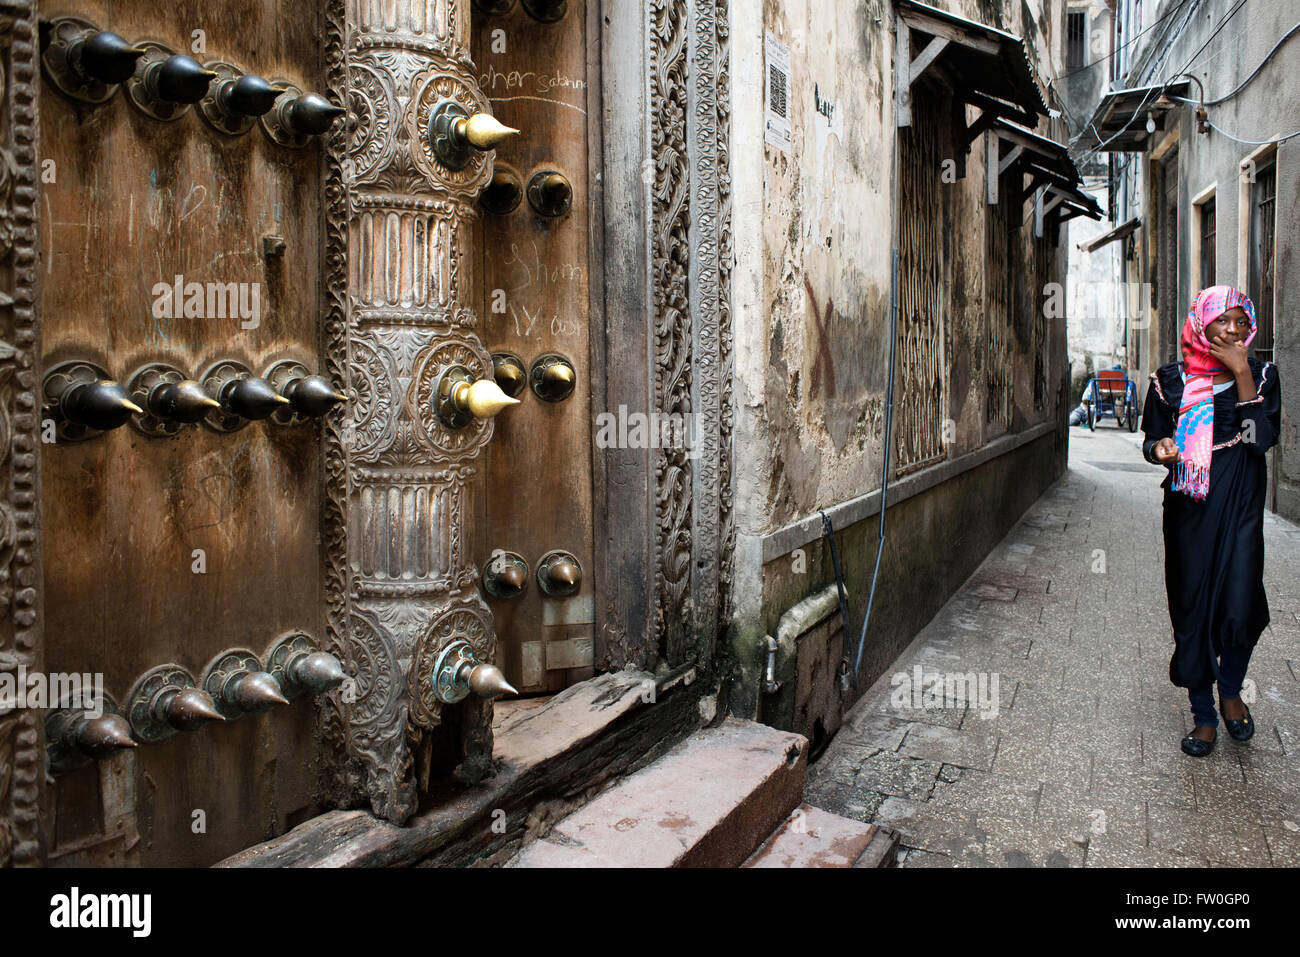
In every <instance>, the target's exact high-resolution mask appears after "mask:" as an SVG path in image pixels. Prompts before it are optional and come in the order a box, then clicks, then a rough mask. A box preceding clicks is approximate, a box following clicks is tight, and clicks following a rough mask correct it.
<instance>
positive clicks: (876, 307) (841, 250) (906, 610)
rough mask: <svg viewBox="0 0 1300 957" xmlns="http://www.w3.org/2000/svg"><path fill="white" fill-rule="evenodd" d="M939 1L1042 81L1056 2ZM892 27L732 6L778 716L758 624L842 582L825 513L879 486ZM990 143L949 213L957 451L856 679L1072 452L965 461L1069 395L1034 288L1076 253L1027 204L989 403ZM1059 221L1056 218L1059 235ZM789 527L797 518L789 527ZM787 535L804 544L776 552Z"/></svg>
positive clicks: (907, 513) (749, 364)
mask: <svg viewBox="0 0 1300 957" xmlns="http://www.w3.org/2000/svg"><path fill="white" fill-rule="evenodd" d="M936 5H938V6H940V7H943V8H944V9H947V10H950V11H951V12H953V13H956V14H959V15H961V16H965V17H968V18H970V19H973V20H976V21H978V22H981V23H985V24H989V25H992V26H996V27H998V28H1000V29H1003V30H1006V31H1007V32H1010V33H1014V34H1017V35H1020V36H1023V37H1025V39H1026V46H1027V48H1028V50H1029V54H1030V58H1031V62H1032V63H1034V65H1035V67H1036V69H1037V70H1038V72H1039V76H1040V81H1042V82H1041V85H1042V86H1043V88H1044V89H1045V90H1046V88H1047V83H1046V80H1047V79H1048V78H1050V77H1052V76H1055V75H1057V74H1058V73H1059V63H1060V58H1061V55H1062V52H1061V51H1062V43H1063V32H1064V22H1065V21H1064V15H1065V6H1064V2H1063V0H1061V2H1057V0H1051V2H1025V3H1022V2H1014V3H993V2H971V0H966V2H952V0H941V2H939V3H937V4H936ZM765 32H768V33H771V34H772V35H774V36H775V37H776V38H777V39H778V40H779V41H780V42H781V43H783V44H785V45H787V46H788V47H789V50H790V86H789V90H790V92H789V104H790V109H789V113H790V124H791V144H790V149H789V152H788V153H786V152H784V151H782V150H780V149H778V148H776V147H774V146H772V145H766V144H764V135H763V134H764V125H763V124H764V112H765V104H764V97H763V80H762V78H763V77H764V76H765V70H766V68H767V63H766V60H765V52H764V34H765ZM893 42H894V35H893V4H892V3H889V2H887V0H869V2H865V3H855V4H839V3H830V2H825V0H821V2H819V0H790V2H785V3H776V2H772V0H767V2H765V3H764V7H763V17H762V22H761V23H759V22H757V21H750V20H747V19H745V16H744V14H743V12H741V11H736V12H735V13H734V14H733V25H732V53H733V73H732V76H733V84H734V93H733V100H734V103H735V110H734V114H733V144H734V146H733V150H732V170H733V179H734V185H735V195H736V197H737V199H736V204H735V234H736V237H737V258H736V263H737V266H736V274H735V280H734V281H735V286H734V296H735V312H734V315H735V334H736V357H737V358H736V381H735V391H736V407H737V427H736V443H735V468H736V503H737V505H736V522H737V561H736V567H737V581H736V592H735V595H736V608H735V619H734V628H733V652H734V655H735V662H734V664H735V669H736V672H737V675H738V680H737V681H736V682H735V684H734V691H733V706H734V707H735V709H736V710H737V711H738V712H739V713H742V714H754V713H756V712H758V711H762V710H767V711H768V712H769V713H773V711H772V709H773V708H774V707H775V708H776V710H777V711H780V706H779V705H776V704H774V703H773V702H769V703H767V705H762V704H760V701H759V697H760V695H759V686H758V681H759V679H760V678H761V667H762V659H763V647H764V642H763V636H764V635H765V634H769V633H773V629H774V628H775V627H776V622H777V620H778V619H779V617H780V616H781V614H782V613H783V612H784V611H785V610H786V609H787V608H789V607H790V606H791V605H792V604H794V603H795V602H797V601H799V600H800V599H801V598H803V597H805V596H807V595H810V594H813V593H815V592H816V591H818V590H820V589H822V588H825V587H826V585H827V584H828V583H830V582H833V581H834V574H833V571H832V569H831V565H830V561H829V559H828V558H825V557H824V556H822V553H821V548H822V545H821V534H820V523H819V522H817V520H816V519H817V512H818V510H819V509H833V508H835V507H836V506H839V505H842V504H843V503H846V502H851V501H853V500H855V499H857V498H859V497H861V496H865V495H867V494H868V493H871V492H872V491H873V490H876V489H878V488H879V487H880V482H881V465H882V459H883V454H884V448H883V446H884V424H885V395H886V388H887V385H888V381H887V378H888V361H889V328H890V301H891V246H892V222H893V218H892V217H893V202H894V194H895V188H896V184H895V175H896V173H895V157H894V138H895V119H894V112H893V89H894V79H893V55H894V50H893ZM941 95H942V94H940V96H941ZM973 116H974V111H969V110H968V119H971V118H973ZM1038 132H1039V133H1040V134H1043V135H1047V136H1052V137H1054V138H1057V139H1060V138H1061V137H1062V135H1063V133H1064V126H1063V124H1062V123H1061V121H1059V120H1053V121H1050V122H1049V121H1046V120H1045V121H1043V122H1040V124H1039V126H1038ZM983 153H984V151H983V139H982V138H980V139H977V140H976V141H975V142H974V144H973V145H972V149H971V150H970V153H969V155H967V156H966V175H965V177H964V178H961V179H955V180H954V181H952V182H944V183H943V185H942V187H941V190H940V193H939V197H940V198H939V204H940V206H941V208H940V209H936V210H935V216H936V222H937V224H938V227H939V228H938V229H937V230H936V235H937V236H938V242H939V243H941V245H942V258H943V261H944V263H945V266H944V280H943V281H942V282H941V283H940V285H941V289H940V290H939V301H940V303H941V306H942V307H943V308H944V309H946V311H947V315H948V321H947V334H946V341H945V343H944V346H943V360H942V364H943V366H944V368H945V369H946V371H945V373H944V378H945V380H946V385H945V388H944V391H945V393H946V397H945V405H944V417H945V419H946V420H947V421H946V428H945V452H946V456H945V461H944V463H942V464H941V465H940V466H938V468H942V469H945V472H944V474H945V476H946V478H945V480H944V481H942V482H940V483H939V484H937V485H934V486H933V487H927V488H925V489H924V490H922V491H919V492H916V493H915V494H914V495H913V496H912V497H910V498H909V499H908V500H907V502H906V504H905V505H902V506H899V507H895V508H891V509H890V511H889V516H888V520H889V523H890V524H889V534H888V540H887V544H886V552H885V559H884V561H883V564H882V571H881V579H880V584H879V586H878V591H877V598H876V609H875V610H874V611H873V621H872V626H871V632H870V635H869V637H868V645H869V651H868V653H867V655H866V656H865V659H864V667H863V673H862V678H863V679H864V682H865V683H864V685H863V686H864V687H865V684H869V683H870V680H871V679H872V678H873V677H874V675H875V674H877V673H879V669H881V668H883V667H885V666H886V665H887V663H888V662H889V660H891V659H892V657H893V655H894V654H895V653H896V652H897V650H898V649H900V648H901V647H902V646H903V644H904V643H905V642H906V640H907V639H908V638H910V637H911V635H913V634H914V633H915V632H916V630H917V629H919V628H920V627H921V625H923V624H924V622H925V621H927V620H928V619H929V618H930V617H931V616H932V615H933V613H934V612H935V611H936V610H937V609H938V608H939V607H940V606H941V605H942V602H943V601H944V600H945V599H946V597H947V596H948V595H949V594H950V593H951V591H952V590H953V589H954V588H956V586H957V585H959V584H960V582H961V581H962V579H963V578H964V577H965V575H966V574H968V573H969V572H970V571H971V570H973V568H974V567H975V565H977V564H978V562H979V560H980V558H981V557H982V556H983V555H984V554H985V553H986V552H987V550H988V549H989V548H990V547H991V546H992V545H993V544H994V543H996V541H997V540H999V539H1000V538H1001V536H1002V534H1004V532H1005V530H1006V529H1007V528H1008V527H1009V526H1010V524H1011V523H1012V522H1013V521H1014V520H1015V519H1016V518H1017V517H1018V516H1019V514H1020V511H1021V510H1023V508H1024V507H1026V506H1027V505H1028V504H1029V503H1030V502H1032V501H1033V498H1034V497H1035V496H1036V495H1037V494H1038V492H1039V491H1041V489H1042V488H1045V487H1046V485H1047V484H1049V483H1050V481H1051V480H1052V479H1054V478H1055V477H1056V476H1057V475H1058V474H1059V473H1060V470H1061V469H1062V468H1063V464H1064V458H1063V455H1064V451H1063V448H1064V447H1063V445H1061V444H1060V441H1059V438H1054V437H1053V436H1054V435H1055V432H1054V431H1053V430H1051V429H1050V428H1049V429H1048V431H1046V432H1044V433H1042V434H1041V436H1040V438H1038V440H1037V441H1035V442H1032V443H1029V444H1028V445H1024V446H1021V447H1019V448H1017V449H1015V451H1014V452H1012V451H1009V452H1008V454H1007V455H1006V456H1005V461H1003V460H996V461H986V462H984V463H983V464H981V465H980V466H979V467H978V468H976V469H973V470H970V471H965V468H966V466H963V465H958V466H956V467H953V463H960V462H962V461H967V462H969V458H968V457H969V456H970V455H971V454H973V453H976V452H978V450H980V449H982V448H984V447H986V446H987V445H988V444H989V443H991V442H994V441H995V440H997V439H999V438H1000V437H1003V436H1007V435H1015V434H1018V433H1022V432H1024V431H1026V430H1028V429H1030V428H1032V427H1034V426H1036V425H1038V424H1040V423H1048V422H1056V421H1058V420H1061V419H1063V416H1064V414H1065V404H1066V403H1067V402H1068V398H1067V397H1066V393H1067V383H1068V375H1069V372H1068V362H1067V360H1066V355H1065V327H1064V321H1063V320H1062V319H1056V320H1047V321H1044V319H1043V317H1042V291H1041V288H1039V286H1040V285H1041V284H1042V283H1043V282H1044V281H1055V282H1059V283H1061V284H1064V282H1065V265H1066V258H1067V257H1066V255H1065V252H1064V248H1063V246H1062V248H1061V249H1059V250H1058V251H1057V252H1056V253H1055V254H1054V255H1044V250H1043V249H1040V250H1039V262H1038V265H1037V266H1035V261H1034V250H1033V225H1032V220H1033V217H1032V203H1030V204H1027V205H1026V206H1025V207H1023V208H1022V209H1021V210H1019V211H1013V212H1012V215H1013V216H1015V217H1020V216H1022V215H1024V214H1025V213H1028V216H1027V218H1026V221H1025V222H1024V224H1023V225H1022V226H1021V227H1020V229H1019V230H1018V233H1017V238H1016V242H1015V245H1013V247H1012V254H1011V257H1010V258H1011V262H1012V269H1013V271H1014V275H1015V276H1016V284H1015V287H1014V296H1013V298H1014V299H1015V300H1016V301H1015V302H1014V304H1013V308H1012V310H1011V315H1010V316H1009V317H1008V318H1009V323H1008V324H1009V326H1010V327H1011V328H1009V329H1007V330H1005V331H1004V340H1005V342H1006V348H1007V349H1009V350H1010V355H1011V361H1010V378H1011V381H1012V383H1013V403H1014V409H1013V410H1012V411H1011V412H1010V414H1009V415H1007V416H1006V417H1002V416H990V415H989V410H988V393H989V386H988V377H989V374H990V369H991V359H992V357H991V356H990V355H989V352H990V349H989V330H988V326H987V318H986V316H987V303H986V299H987V292H986V275H985V273H986V235H985V232H986V229H987V228H988V226H989V221H990V213H989V208H988V207H987V205H986V203H985V196H984V188H985V169H984V159H983ZM944 158H945V159H950V158H953V157H949V156H945V157H944ZM941 174H942V170H939V169H936V170H935V176H936V177H940V176H941ZM1064 236H1065V230H1062V231H1061V239H1062V242H1063V240H1064ZM1041 242H1042V241H1040V243H1041ZM1046 242H1047V243H1048V245H1050V242H1051V241H1050V240H1047V241H1046ZM1036 358H1037V361H1036ZM1036 380H1037V383H1038V384H1037V387H1036V386H1035V381H1036ZM896 388H897V387H896ZM898 399H899V396H898V395H897V394H896V396H895V402H896V406H895V408H896V413H895V419H894V425H895V439H897V428H898V415H897V402H898ZM914 474H915V473H914ZM984 483H988V484H987V486H986V485H985V484H984ZM893 500H894V499H893V495H892V492H891V501H893ZM810 518H811V520H812V525H809V519H810ZM853 522H856V524H854V523H853ZM853 522H850V524H849V525H847V526H846V527H844V528H843V529H841V530H840V549H841V557H842V559H843V562H844V566H845V577H846V582H847V584H848V589H849V592H850V596H851V606H852V607H851V611H852V620H853V621H854V622H855V624H854V625H853V628H854V630H855V633H854V634H853V635H852V636H851V640H850V641H847V642H846V651H850V652H851V648H849V647H847V646H852V645H855V644H856V639H857V635H856V628H857V627H858V625H860V623H861V616H862V611H863V609H864V607H865V603H866V594H867V589H868V587H869V584H870V578H871V567H872V563H873V562H874V557H875V541H876V525H877V518H872V517H867V518H857V519H854V520H853ZM792 526H799V527H800V528H802V529H803V530H804V533H803V534H800V533H792V532H790V528H791V527H792ZM809 529H811V531H809ZM959 530H960V531H959ZM777 540H780V541H782V542H785V543H787V544H789V545H790V548H789V549H787V551H786V552H785V553H783V554H781V555H777V556H773V555H772V554H771V553H772V550H773V544H772V543H773V542H774V541H777ZM804 559H806V564H805V562H804ZM759 569H761V571H759ZM774 720H777V721H778V723H779V721H780V720H781V719H774Z"/></svg>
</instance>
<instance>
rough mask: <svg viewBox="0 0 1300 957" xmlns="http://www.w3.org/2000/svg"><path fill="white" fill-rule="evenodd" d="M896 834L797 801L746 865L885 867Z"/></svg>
mask: <svg viewBox="0 0 1300 957" xmlns="http://www.w3.org/2000/svg"><path fill="white" fill-rule="evenodd" d="M897 851H898V834H897V832H895V831H892V830H890V829H889V828H887V827H880V826H878V825H876V824H863V823H862V822H861V821H854V820H852V819H851V818H847V817H840V816H839V815H838V814H832V813H831V812H830V811H823V810H822V809H821V808H818V807H813V806H812V805H811V804H800V805H799V806H798V807H797V808H795V809H794V811H793V813H791V815H790V816H789V817H788V818H786V821H785V823H784V824H783V825H781V828H780V830H778V831H777V832H776V833H775V834H773V835H772V836H771V837H770V838H768V839H767V841H766V842H764V844H763V846H762V847H760V848H759V849H758V850H757V851H755V852H754V856H753V857H751V858H750V859H749V860H747V861H746V862H745V865H744V866H745V867H888V866H889V865H890V864H892V863H893V860H894V855H895V854H896V853H897Z"/></svg>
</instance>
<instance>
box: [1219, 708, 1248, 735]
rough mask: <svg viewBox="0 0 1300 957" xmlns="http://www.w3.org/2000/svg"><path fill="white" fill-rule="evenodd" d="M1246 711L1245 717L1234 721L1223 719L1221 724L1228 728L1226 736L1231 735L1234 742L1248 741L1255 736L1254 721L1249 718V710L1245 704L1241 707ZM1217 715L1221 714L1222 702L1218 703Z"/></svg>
mask: <svg viewBox="0 0 1300 957" xmlns="http://www.w3.org/2000/svg"><path fill="white" fill-rule="evenodd" d="M1241 706H1242V707H1243V708H1245V709H1246V717H1244V718H1239V719H1237V720H1236V721H1229V720H1228V719H1227V718H1224V719H1223V723H1224V724H1225V725H1227V727H1228V734H1230V735H1232V740H1234V741H1249V740H1250V739H1251V738H1253V737H1254V736H1255V719H1254V718H1252V717H1251V716H1250V708H1249V706H1247V705H1246V703H1245V702H1242V705H1241ZM1219 714H1223V702H1222V701H1220V702H1219Z"/></svg>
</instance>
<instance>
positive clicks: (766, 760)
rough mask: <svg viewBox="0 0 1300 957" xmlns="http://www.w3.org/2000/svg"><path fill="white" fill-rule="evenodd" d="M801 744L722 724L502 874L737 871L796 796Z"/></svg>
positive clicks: (576, 815) (794, 737) (569, 820)
mask: <svg viewBox="0 0 1300 957" xmlns="http://www.w3.org/2000/svg"><path fill="white" fill-rule="evenodd" d="M807 751H808V741H807V739H806V738H804V737H803V736H802V735H798V734H791V733H790V732H788V731H778V730H776V729H775V728H769V727H768V726H767V725H762V724H756V723H754V722H752V721H738V720H735V719H733V718H728V719H727V720H726V721H724V722H723V723H722V724H720V725H718V726H717V727H716V728H706V729H703V730H701V731H697V732H696V733H695V734H693V735H691V736H690V737H689V738H687V739H686V740H685V741H683V742H681V743H680V744H678V745H677V746H676V747H674V748H673V749H672V750H671V751H669V752H667V753H666V754H664V755H663V756H662V757H660V758H659V759H657V760H656V761H654V762H652V763H651V764H649V765H648V766H646V767H644V768H642V769H641V770H640V771H638V772H636V773H635V774H632V775H629V776H628V777H626V778H624V779H623V780H622V781H621V782H619V783H618V784H617V785H615V786H614V787H612V788H610V789H609V790H607V791H604V792H602V793H601V794H598V795H597V796H596V797H595V798H593V799H592V800H591V801H590V802H588V803H587V804H585V805H584V806H582V807H581V808H579V809H578V810H576V811H574V812H573V813H572V814H570V815H568V816H567V817H565V818H563V819H561V820H560V821H559V822H558V823H557V824H556V825H555V827H554V828H553V829H552V830H551V832H550V833H549V834H548V835H547V836H546V837H543V838H540V839H538V840H536V841H533V842H532V843H531V844H529V845H527V846H525V847H524V849H523V850H522V851H520V852H519V854H518V855H517V856H516V857H515V858H514V859H513V860H511V861H510V863H509V864H508V865H507V866H509V867H739V866H740V865H741V864H743V863H744V862H745V861H746V860H747V859H748V858H749V857H750V856H751V855H752V854H753V853H754V851H755V850H756V849H757V848H758V846H759V845H760V844H762V843H763V841H764V840H765V839H766V838H767V837H768V836H769V835H770V834H772V832H773V831H774V830H776V829H777V828H778V827H779V826H781V824H782V822H783V821H785V820H786V818H787V817H788V816H789V815H790V812H791V811H793V810H794V809H795V808H796V807H797V806H798V805H799V802H800V800H801V799H802V796H803V784H804V770H805V767H806V764H807Z"/></svg>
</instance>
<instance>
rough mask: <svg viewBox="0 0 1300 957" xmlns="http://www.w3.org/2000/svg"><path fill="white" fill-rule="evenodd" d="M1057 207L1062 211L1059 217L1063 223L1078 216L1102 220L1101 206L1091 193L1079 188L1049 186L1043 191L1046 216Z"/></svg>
mask: <svg viewBox="0 0 1300 957" xmlns="http://www.w3.org/2000/svg"><path fill="white" fill-rule="evenodd" d="M1057 206H1059V207H1060V209H1061V212H1060V213H1059V214H1058V215H1059V217H1060V219H1061V221H1062V222H1064V221H1065V220H1067V219H1074V217H1076V216H1087V217H1088V218H1089V219H1096V220H1100V219H1101V217H1102V215H1103V213H1102V210H1101V204H1100V203H1098V202H1097V200H1096V199H1095V198H1093V196H1092V194H1091V193H1085V192H1084V191H1083V190H1081V189H1079V188H1078V187H1059V186H1048V187H1047V188H1046V189H1045V190H1044V191H1043V212H1044V215H1046V214H1047V213H1050V212H1051V211H1052V210H1053V208H1055V207H1057Z"/></svg>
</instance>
